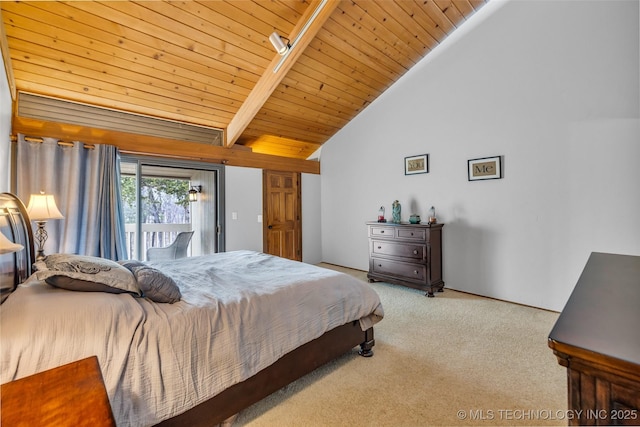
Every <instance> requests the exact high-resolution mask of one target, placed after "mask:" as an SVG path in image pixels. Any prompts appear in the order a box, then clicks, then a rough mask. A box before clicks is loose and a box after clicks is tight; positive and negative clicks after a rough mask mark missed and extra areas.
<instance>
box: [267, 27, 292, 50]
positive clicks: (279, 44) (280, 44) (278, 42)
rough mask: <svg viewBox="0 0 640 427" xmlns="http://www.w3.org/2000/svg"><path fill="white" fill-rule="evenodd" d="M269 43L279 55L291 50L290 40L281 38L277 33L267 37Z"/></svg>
mask: <svg viewBox="0 0 640 427" xmlns="http://www.w3.org/2000/svg"><path fill="white" fill-rule="evenodd" d="M283 40H286V41H287V43H286V44H285V43H284V41H283ZM269 41H270V42H271V44H272V45H273V47H274V48H275V49H276V52H278V54H279V55H284V54H285V53H287V51H288V50H289V49H290V48H291V43H290V42H291V40H289V39H288V38H286V37H282V36H281V35H280V34H278V32H277V31H274V32H273V33H271V35H270V36H269Z"/></svg>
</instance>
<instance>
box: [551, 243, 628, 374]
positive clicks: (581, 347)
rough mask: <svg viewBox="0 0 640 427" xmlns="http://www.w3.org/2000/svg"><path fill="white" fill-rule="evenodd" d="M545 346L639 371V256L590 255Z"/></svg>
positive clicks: (569, 354) (570, 354) (564, 352)
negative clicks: (605, 360) (547, 344)
mask: <svg viewBox="0 0 640 427" xmlns="http://www.w3.org/2000/svg"><path fill="white" fill-rule="evenodd" d="M549 347H551V348H552V349H553V350H554V351H556V352H560V353H563V354H566V355H568V356H572V355H573V356H576V357H580V358H585V359H592V360H593V359H594V358H601V359H607V360H608V361H609V363H607V364H612V363H613V364H615V365H616V366H617V367H618V368H620V366H619V365H622V369H623V370H627V371H628V370H634V371H635V372H636V373H637V372H640V256H631V255H615V254H605V253H597V252H594V253H592V254H591V255H590V257H589V260H588V261H587V264H586V266H585V268H584V270H583V272H582V274H581V276H580V279H579V280H578V283H577V284H576V286H575V288H574V290H573V292H572V293H571V296H570V297H569V300H568V301H567V304H566V306H565V307H564V309H563V310H562V313H561V314H560V317H559V318H558V320H557V322H556V324H555V326H554V327H553V329H552V330H551V333H550V334H549ZM618 362H619V363H618Z"/></svg>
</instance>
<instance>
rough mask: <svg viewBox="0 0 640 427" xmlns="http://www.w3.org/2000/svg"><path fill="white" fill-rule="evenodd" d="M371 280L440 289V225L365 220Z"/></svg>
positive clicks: (368, 275)
mask: <svg viewBox="0 0 640 427" xmlns="http://www.w3.org/2000/svg"><path fill="white" fill-rule="evenodd" d="M367 227H368V228H369V273H368V274H367V277H368V278H369V280H370V281H374V280H379V281H383V282H389V283H393V284H397V285H403V286H408V287H411V288H416V289H422V290H425V291H427V296H429V297H433V296H434V294H433V292H434V291H438V292H442V290H443V288H444V281H443V280H442V227H443V224H431V225H429V224H409V223H401V224H394V223H380V222H368V223H367Z"/></svg>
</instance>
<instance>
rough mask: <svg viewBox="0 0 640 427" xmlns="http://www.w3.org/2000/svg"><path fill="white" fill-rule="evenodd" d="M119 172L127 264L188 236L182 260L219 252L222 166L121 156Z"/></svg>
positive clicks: (222, 214) (144, 257)
mask: <svg viewBox="0 0 640 427" xmlns="http://www.w3.org/2000/svg"><path fill="white" fill-rule="evenodd" d="M120 169H121V184H122V202H123V207H124V214H125V232H126V244H127V255H128V257H129V259H138V260H142V261H146V260H147V259H148V257H147V252H148V250H149V249H150V248H161V247H168V246H170V245H171V244H172V243H173V242H174V241H176V238H177V237H178V235H179V234H180V233H184V232H189V231H193V235H192V238H191V240H190V241H189V244H188V247H187V250H186V256H199V255H207V254H211V253H216V252H222V251H224V206H223V203H224V166H222V165H213V164H207V163H200V162H188V161H170V160H165V159H151V158H146V157H136V156H122V158H121V163H120ZM190 190H191V192H192V193H194V190H195V195H193V194H192V198H193V199H194V200H190V197H189V195H190V193H189V191H190ZM183 253H184V251H183Z"/></svg>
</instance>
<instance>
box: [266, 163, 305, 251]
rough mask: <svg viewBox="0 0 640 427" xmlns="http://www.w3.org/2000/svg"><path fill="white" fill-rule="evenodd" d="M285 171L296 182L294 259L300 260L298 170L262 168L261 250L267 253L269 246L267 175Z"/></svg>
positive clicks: (299, 181) (300, 230) (300, 204)
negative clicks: (295, 247) (295, 246)
mask: <svg viewBox="0 0 640 427" xmlns="http://www.w3.org/2000/svg"><path fill="white" fill-rule="evenodd" d="M285 173H289V174H291V175H292V176H293V177H294V178H295V180H296V182H297V185H296V191H297V194H296V198H295V200H296V207H295V209H296V212H297V220H296V224H295V227H296V235H297V236H298V237H297V242H296V244H297V245H298V253H297V254H296V260H297V261H302V174H301V173H300V172H286V171H275V170H267V169H263V170H262V200H263V203H262V217H263V221H262V250H263V252H265V253H268V252H267V251H268V248H269V240H268V239H269V232H268V231H269V222H270V221H269V217H268V212H270V209H269V203H270V198H269V197H268V194H267V182H268V180H269V176H270V174H278V175H282V174H285Z"/></svg>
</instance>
